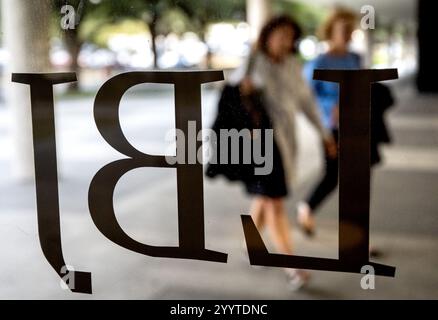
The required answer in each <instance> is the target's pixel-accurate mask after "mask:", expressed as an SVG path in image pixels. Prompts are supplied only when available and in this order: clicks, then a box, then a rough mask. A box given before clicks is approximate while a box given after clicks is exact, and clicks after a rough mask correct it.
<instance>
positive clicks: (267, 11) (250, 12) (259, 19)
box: [246, 0, 272, 41]
mask: <svg viewBox="0 0 438 320" xmlns="http://www.w3.org/2000/svg"><path fill="white" fill-rule="evenodd" d="M246 13H247V21H248V23H249V25H250V28H251V40H252V41H256V40H257V38H258V36H259V33H260V31H261V29H262V28H263V26H264V24H265V23H266V22H267V21H268V20H269V18H270V17H271V15H272V3H271V0H246Z"/></svg>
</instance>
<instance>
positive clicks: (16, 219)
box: [0, 87, 438, 299]
mask: <svg viewBox="0 0 438 320" xmlns="http://www.w3.org/2000/svg"><path fill="white" fill-rule="evenodd" d="M396 94H397V98H398V101H399V105H398V106H397V107H396V108H395V109H393V110H392V111H391V113H390V115H389V124H390V126H391V129H392V132H393V136H394V142H395V143H394V144H393V145H391V146H389V147H386V148H385V150H384V154H385V164H384V165H383V166H382V167H380V168H378V169H376V170H375V172H374V175H373V192H372V210H371V211H372V212H371V243H372V245H373V246H374V247H376V248H378V249H380V250H381V251H382V252H383V253H384V255H383V256H382V258H380V259H378V260H376V262H379V263H383V264H388V265H393V266H396V267H397V272H396V278H395V279H391V278H389V279H386V278H377V281H376V289H375V290H371V291H365V290H362V289H361V287H360V279H361V276H360V275H350V274H343V273H331V272H312V276H313V278H312V282H311V283H310V285H309V287H308V288H306V289H305V290H302V291H300V292H291V291H289V289H288V287H287V285H286V282H285V278H284V276H283V273H282V272H281V270H277V269H274V268H255V267H252V266H250V265H249V262H248V258H247V255H246V253H245V251H244V250H243V248H242V243H243V239H244V237H243V230H242V226H241V222H240V214H245V213H247V212H248V207H249V199H248V198H247V197H246V195H245V193H244V191H243V188H241V187H240V186H239V185H231V186H230V185H228V184H227V183H226V182H225V181H224V180H217V181H210V180H206V183H205V221H206V246H207V248H208V249H211V250H216V251H221V252H224V253H228V263H227V264H217V263H210V262H200V261H185V260H176V259H157V258H152V257H146V256H141V255H139V254H136V253H133V252H129V251H127V250H125V249H123V248H120V247H118V246H116V245H115V244H113V243H111V242H110V241H109V240H107V239H106V238H104V236H103V235H101V234H100V233H99V231H98V230H97V229H96V227H95V226H94V225H93V222H92V220H91V218H90V215H89V213H88V208H87V192H88V185H89V183H90V181H91V178H92V177H93V175H94V174H95V173H96V172H97V171H98V170H99V169H100V168H101V167H102V166H103V165H105V164H106V163H108V162H110V161H112V160H116V159H118V158H119V157H120V155H118V154H117V153H116V152H113V151H111V148H110V147H109V146H106V144H105V143H104V141H103V139H101V138H100V137H99V135H98V133H96V129H95V125H94V124H93V121H92V118H91V104H90V101H89V100H86V101H82V103H81V104H80V105H79V104H78V103H77V102H68V103H62V111H60V119H59V123H58V125H59V128H61V134H60V142H61V143H60V159H61V166H60V167H61V169H60V170H61V172H62V174H61V176H62V181H61V184H60V193H61V199H60V200H61V217H62V232H63V250H64V256H65V259H66V261H67V262H68V263H69V264H71V265H73V266H74V267H75V269H76V270H81V271H89V272H92V277H93V278H92V279H93V295H92V296H87V295H80V294H72V293H70V292H68V291H63V290H61V288H60V286H59V279H58V277H57V275H56V274H55V273H54V271H53V270H52V269H51V267H50V266H49V264H48V263H47V262H46V261H45V258H44V256H43V254H42V252H41V249H40V247H39V243H38V237H37V234H36V228H37V226H36V208H35V195H34V189H33V185H32V184H29V185H16V184H13V183H12V182H11V181H10V180H9V179H8V178H6V179H5V180H4V181H2V182H0V204H1V205H0V208H1V213H0V240H1V243H2V246H1V249H0V250H1V255H2V265H1V266H0V269H1V273H0V298H3V299H5V298H43V299H45V298H54V299H78V298H79V299H90V298H91V299H105V298H121V299H125V298H127V299H338V298H340V299H347V298H348V299H357V298H365V299H367V298H369V299H381V298H393V299H408V298H414V299H416V298H425V299H428V298H434V299H437V298H438V269H437V267H436V266H437V265H438V236H437V233H438V215H437V214H438V210H437V208H438V197H437V190H438V96H417V94H416V93H415V92H414V91H413V89H411V88H409V87H400V88H398V89H397V92H396ZM216 98H217V95H215V94H208V95H206V97H205V100H204V104H206V105H207V106H209V107H208V108H207V109H206V112H205V114H204V116H205V117H206V118H207V120H206V121H204V122H205V123H206V124H207V123H208V121H209V120H211V118H212V115H214V108H212V107H211V106H213V105H214V103H215V99H216ZM159 99H160V98H156V99H155V100H154V98H152V100H153V101H150V102H148V104H150V105H151V106H155V107H156V108H160V110H161V111H162V110H163V108H164V109H165V110H167V111H166V112H168V111H169V110H171V109H170V107H169V108H168V106H167V105H166V106H163V104H162V101H161V100H159ZM154 104H155V105H154ZM140 105H141V106H142V107H143V105H144V102H141V101H137V100H134V101H133V102H132V103H130V105H129V107H127V108H126V109H127V110H126V112H125V111H124V112H122V119H124V121H126V123H129V124H130V125H129V126H128V125H127V126H126V135H127V136H128V138H131V137H132V140H133V141H135V142H136V144H135V145H140V146H142V147H145V148H146V149H144V150H147V151H150V150H153V151H156V152H157V154H158V153H162V151H161V148H162V146H160V145H157V144H155V145H154V144H152V141H153V139H154V138H156V137H157V136H158V133H156V134H157V135H156V136H155V137H154V136H153V134H152V136H150V135H147V136H148V138H145V134H142V135H139V133H140V132H144V128H145V126H149V127H150V126H153V127H155V128H156V130H155V131H154V132H158V131H160V130H162V129H163V127H164V128H165V127H171V125H172V123H166V124H159V121H160V119H154V118H150V117H149V118H147V119H146V120H147V121H146V123H145V119H144V118H138V117H137V116H136V113H135V112H134V111H135V110H136V107H138V106H140ZM152 114H155V113H152ZM79 125H80V127H79V128H78V126H79ZM299 128H300V135H305V136H306V141H307V142H308V143H310V144H312V145H313V142H315V143H314V144H315V145H316V135H315V134H314V132H312V129H310V127H309V125H308V124H307V123H305V122H304V121H303V119H300V125H299ZM1 129H4V128H3V126H2V127H1ZM124 129H125V128H124ZM141 130H143V131H141ZM163 130H164V129H163ZM139 136H141V137H142V139H139V138H138V137H139ZM307 137H309V138H307ZM143 138H144V139H143ZM148 139H149V140H148ZM155 140H156V139H155ZM309 141H310V142H309ZM63 142H64V143H63ZM300 142H301V145H302V153H301V157H300V160H299V165H300V168H302V171H301V172H300V179H301V180H300V181H302V183H301V184H300V186H299V188H298V189H297V190H295V193H294V198H293V199H290V200H288V203H287V206H288V210H289V212H290V217H291V219H293V220H295V214H294V207H295V201H296V200H299V199H300V198H302V197H303V196H304V194H306V192H307V191H308V190H309V188H310V187H311V185H312V184H313V183H314V182H315V181H316V180H315V179H316V178H317V172H318V168H319V167H320V165H321V163H320V160H319V159H320V157H319V155H320V151H319V150H318V149H317V148H314V147H309V146H307V145H303V143H302V141H300ZM0 144H3V145H7V142H5V141H3V140H0ZM74 146H76V147H79V146H80V150H81V152H78V149H77V148H75V147H74ZM141 150H143V149H141ZM151 153H153V152H151ZM0 158H1V159H0V161H1V164H2V168H3V167H4V165H3V164H5V163H6V158H5V157H0ZM4 170H5V169H2V174H3V176H6V177H7V176H8V173H7V172H4ZM175 183H176V178H175V172H174V171H173V170H164V169H141V170H138V172H137V171H136V172H135V173H133V172H131V173H128V174H127V175H126V176H125V177H123V178H122V179H121V181H120V183H119V185H118V187H117V190H116V193H115V209H116V212H117V214H118V219H119V222H120V225H121V226H122V227H123V228H124V230H125V231H126V232H127V233H128V234H129V235H130V236H131V237H132V238H134V239H136V240H138V241H140V242H143V243H147V244H150V245H177V241H178V235H177V211H176V184H175ZM336 198H337V196H336V195H333V197H331V199H330V200H329V201H328V202H327V203H326V204H325V205H324V206H323V207H322V208H321V210H320V212H319V215H318V220H317V223H318V231H317V236H316V238H315V239H313V240H307V239H305V238H304V237H303V236H302V234H301V233H300V232H299V231H298V230H295V229H293V237H294V240H295V247H296V253H297V254H300V255H308V256H320V257H333V258H336V255H337V234H338V230H337V201H336ZM264 238H265V239H267V238H268V237H266V236H264Z"/></svg>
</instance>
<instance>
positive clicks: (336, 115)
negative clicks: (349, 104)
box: [331, 105, 339, 128]
mask: <svg viewBox="0 0 438 320" xmlns="http://www.w3.org/2000/svg"><path fill="white" fill-rule="evenodd" d="M331 121H332V127H333V128H337V127H339V106H338V105H335V106H334V107H333V109H332V118H331Z"/></svg>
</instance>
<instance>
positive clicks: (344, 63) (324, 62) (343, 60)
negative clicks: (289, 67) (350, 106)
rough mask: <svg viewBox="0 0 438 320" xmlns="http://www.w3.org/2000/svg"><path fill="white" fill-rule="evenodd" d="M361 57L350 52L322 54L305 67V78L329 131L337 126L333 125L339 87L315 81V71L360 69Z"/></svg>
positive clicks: (330, 83)
mask: <svg viewBox="0 0 438 320" xmlns="http://www.w3.org/2000/svg"><path fill="white" fill-rule="evenodd" d="M360 60H361V59H360V56H359V55H357V54H355V53H352V52H349V53H347V54H346V55H343V56H334V55H330V54H327V53H326V54H322V55H320V56H318V57H317V58H316V59H315V60H313V61H310V62H308V63H307V64H306V65H305V66H304V77H305V78H306V80H307V81H308V82H309V84H310V86H311V88H312V89H313V92H314V94H315V96H316V100H317V102H318V105H319V108H320V109H321V114H322V122H323V124H324V126H325V127H326V128H327V129H332V128H334V127H336V126H337V124H333V123H332V111H333V108H334V107H335V106H336V105H338V103H339V85H338V84H337V83H334V82H326V81H318V80H313V71H314V70H315V69H360V68H361V61H360Z"/></svg>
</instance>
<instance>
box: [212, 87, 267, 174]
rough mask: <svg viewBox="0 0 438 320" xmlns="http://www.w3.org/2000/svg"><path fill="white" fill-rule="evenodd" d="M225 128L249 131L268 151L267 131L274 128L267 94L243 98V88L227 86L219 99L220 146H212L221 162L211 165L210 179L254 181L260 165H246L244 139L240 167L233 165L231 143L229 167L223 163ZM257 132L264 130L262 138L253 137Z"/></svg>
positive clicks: (215, 128) (216, 126)
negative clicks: (223, 130) (266, 100)
mask: <svg viewBox="0 0 438 320" xmlns="http://www.w3.org/2000/svg"><path fill="white" fill-rule="evenodd" d="M221 129H226V130H231V129H236V130H237V131H239V132H240V131H241V130H243V129H248V130H249V131H250V132H251V139H261V146H262V149H261V150H264V141H265V134H264V133H265V131H264V130H263V129H272V124H271V120H270V118H269V116H268V114H267V112H266V108H265V102H264V97H263V92H262V91H255V92H253V93H252V94H250V95H247V96H243V95H241V92H240V88H239V86H230V85H226V86H225V87H224V89H223V91H222V94H221V97H220V100H219V105H218V114H217V117H216V120H215V122H214V124H213V127H212V130H213V131H214V132H215V134H216V136H217V137H218V140H217V141H216V143H212V145H211V148H212V150H213V157H214V158H215V159H217V163H209V164H208V167H207V171H206V175H207V176H208V177H210V178H214V177H216V176H218V175H223V176H225V177H226V178H227V179H229V180H231V181H238V180H240V181H243V182H249V181H251V179H252V178H253V176H254V169H255V168H256V167H257V165H256V164H255V163H253V161H251V163H250V164H244V163H243V152H242V150H243V141H242V139H241V141H239V164H231V145H230V143H229V144H228V150H227V152H228V153H227V154H228V161H227V164H224V163H221V159H220V158H221V154H222V153H223V152H225V150H221V148H220V141H219V137H220V130H221ZM254 129H262V131H261V136H257V137H255V136H254V135H253V133H254V132H253V130H254ZM251 159H252V157H251Z"/></svg>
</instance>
